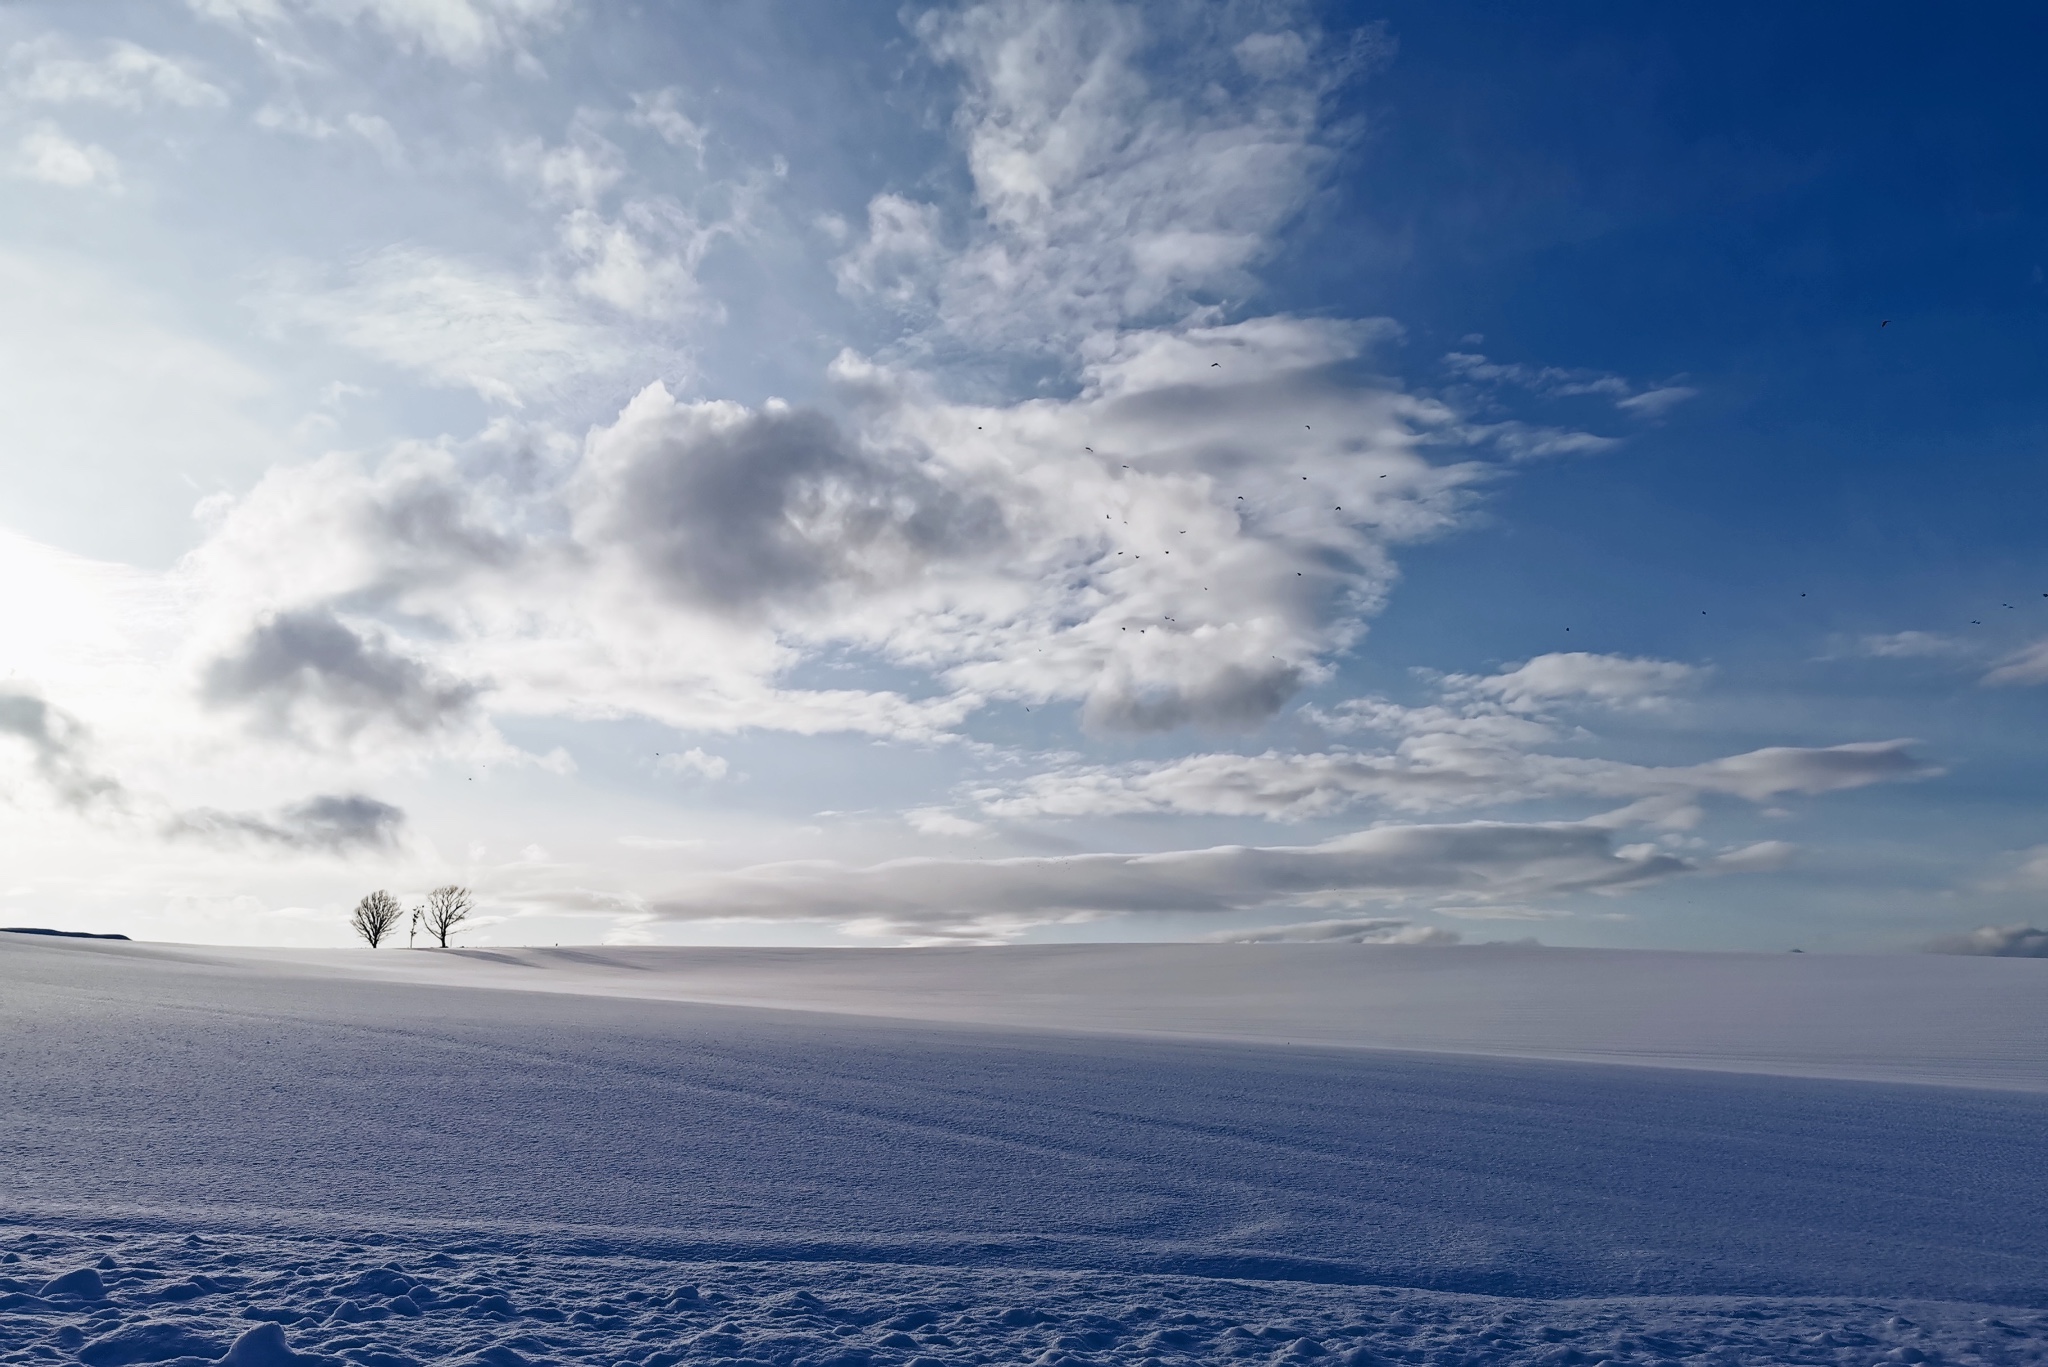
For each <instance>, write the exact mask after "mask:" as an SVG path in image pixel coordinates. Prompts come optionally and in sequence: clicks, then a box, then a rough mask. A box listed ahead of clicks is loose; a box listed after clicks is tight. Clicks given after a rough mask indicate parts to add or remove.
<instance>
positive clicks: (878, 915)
mask: <svg viewBox="0 0 2048 1367" xmlns="http://www.w3.org/2000/svg"><path fill="white" fill-rule="evenodd" d="M1691 868H1692V866H1691V865H1689V864H1687V863H1686V862H1685V861H1683V860H1681V859H1678V858H1676V857H1674V856H1671V855H1668V854H1664V853H1661V852H1655V851H1632V852H1629V853H1624V852H1622V851H1619V850H1616V849H1615V848H1614V847H1613V846H1612V844H1611V841H1610V836H1609V833H1608V832H1606V831H1604V830H1601V829H1599V828H1597V827H1593V826H1588V825H1584V824H1578V825H1573V824H1547V825H1517V824H1510V823H1494V822H1474V823H1470V824H1466V825H1456V826H1386V827H1380V828H1378V829H1374V830H1367V831H1360V832H1357V833H1356V834H1353V835H1347V836H1341V837H1339V838H1337V839H1335V840H1330V841H1326V842H1324V843H1322V844H1320V845H1309V846H1293V847H1289V846H1276V847H1258V846H1241V845H1232V846H1218V847H1214V848H1210V849H1197V850H1173V851H1167V852H1163V853H1156V854H1074V855H1040V856H1025V857H1018V858H1009V859H979V860H973V859H929V858H926V859H899V860H893V861H890V862H888V863H883V864H875V865H870V866H867V867H849V866H846V865H842V864H834V863H825V862H806V863H788V864H768V865H760V866H757V867H754V868H747V869H741V870H738V871H735V872H731V873H720V874H706V875H702V876H700V877H699V878H698V879H696V880H695V881H693V882H692V883H690V884H687V885H685V886H683V887H679V888H677V889H674V890H673V891H672V892H671V893H670V894H668V895H667V896H664V897H661V898H654V899H650V900H649V907H648V909H649V912H650V913H651V914H652V915H654V916H656V917H658V918H660V919H664V920H673V921H691V920H708V919H725V918H738V919H758V920H795V921H821V922H828V923H838V924H840V925H842V926H844V927H847V928H849V930H851V931H852V932H854V933H863V934H873V935H895V936H905V937H911V938H917V939H1002V938H1008V937H1010V936H1013V935H1015V934H1017V933H1020V932H1021V931H1023V930H1025V929H1028V928H1030V927H1032V926H1038V925H1048V924H1058V923H1061V922H1068V921H1073V920H1076V919H1090V918H1095V917H1101V916H1115V915H1160V914H1182V913H1216V912H1243V911H1253V910H1258V909H1263V908H1267V907H1285V906H1303V907H1308V906H1329V905H1332V904H1357V903H1359V902H1371V901H1387V900H1406V899H1411V898H1425V899H1427V898H1434V897H1454V898H1456V899H1459V900H1461V901H1462V902H1464V903H1467V904H1469V903H1471V902H1473V901H1474V900H1475V899H1476V900H1480V901H1486V900H1493V899H1496V898H1497V899H1500V900H1503V901H1507V902H1518V901H1521V900H1524V899H1527V898H1529V897H1532V896H1545V895H1556V894H1562V893H1577V892H1603V893H1612V892H1620V891H1624V890H1626V889H1629V888H1633V887H1639V886H1642V885H1644V884H1647V883H1652V882H1657V881H1659V880H1662V879H1665V878H1670V877H1673V876H1675V875H1678V874H1682V873H1686V872H1689V871H1690V870H1691Z"/></svg>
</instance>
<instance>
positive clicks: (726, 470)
mask: <svg viewBox="0 0 2048 1367" xmlns="http://www.w3.org/2000/svg"><path fill="white" fill-rule="evenodd" d="M579 494H580V497H581V501H582V517H581V519H580V520H579V527H578V530H579V533H580V535H581V537H582V539H583V540H584V541H585V542H586V544H589V545H592V546H621V547H624V548H625V549H626V550H627V551H628V552H629V553H630V554H631V556H632V557H633V558H634V559H635V560H636V561H637V562H638V563H639V564H640V565H641V566H642V567H643V568H644V569H645V571H646V572H647V573H648V574H649V575H650V576H651V577H652V579H653V580H654V582H655V583H656V584H658V585H659V586H660V587H661V588H662V589H663V590H665V591H666V592H667V593H669V594H670V595H672V596H673V597H675V598H678V599H681V600H683V601H685V602H689V603H691V604H694V605H696V606H700V607H709V608H713V609H718V610H722V611H745V610H749V609H753V608H757V607H759V606H761V605H764V604H768V603H778V602H788V603H799V604H800V603H803V602H805V601H807V600H810V599H813V598H815V597H817V596H818V595H820V594H821V593H822V592H823V591H824V590H826V589H828V588H829V587H831V586H833V585H837V584H842V583H844V584H852V585H856V586H861V587H867V588H877V587H888V586H889V585H891V584H892V583H896V582H901V581H905V580H908V579H912V578H915V577H916V576H917V575H918V574H919V573H920V572H921V571H923V570H924V568H925V567H927V566H929V565H931V564H932V563H934V562H938V561H945V560H948V559H955V558H960V557H966V556H970V555H973V556H979V555H985V554H989V553H993V552H995V551H998V550H1000V548H1001V547H1002V545H1003V543H1004V542H1005V541H1006V540H1007V539H1008V532H1007V529H1006V527H1005V525H1004V520H1003V516H1002V512H1001V509H1000V508H999V506H998V505H997V503H996V502H995V500H994V499H992V498H990V497H988V496H986V495H985V494H977V495H969V494H963V493H960V492H956V491H955V490H953V489H951V488H949V487H947V486H946V485H945V484H943V483H941V482H939V481H938V480H937V479H935V478H933V477H932V476H931V475H930V474H929V473H928V472H927V471H926V470H925V469H923V468H921V467H920V466H919V464H918V463H917V461H916V460H915V458H914V456H911V455H908V454H899V455H895V456H888V455H878V454H876V453H874V452H870V451H866V450H863V449H860V448H858V447H857V446H856V445H855V444H854V443H852V442H851V441H849V439H848V438H847V435H846V433H845V432H844V431H843V430H842V429H841V428H840V426H839V425H838V424H837V423H836V422H834V421H833V420H832V419H831V418H830V417H828V416H827V415H825V414H823V413H819V412H817V411H815V410H811V409H802V408H790V407H784V406H779V405H771V406H769V407H767V408H764V409H761V410H759V411H745V410H740V409H738V408H737V407H735V406H731V405H692V406H687V407H680V406H677V405H675V404H674V403H673V402H672V401H669V400H668V399H667V396H666V395H665V394H659V395H657V394H648V395H643V396H641V398H640V399H637V400H635V402H634V403H633V405H631V406H630V407H629V408H628V409H627V410H626V412H625V413H624V414H623V415H622V416H621V418H620V421H619V423H618V425H617V426H615V427H613V428H612V429H610V430H609V431H608V432H606V433H605V434H604V437H603V438H602V440H601V441H600V443H599V444H598V446H597V448H596V449H594V450H593V452H592V459H591V462H590V465H589V467H588V468H587V470H586V472H585V480H584V482H583V484H582V486H581V488H580V490H579Z"/></svg>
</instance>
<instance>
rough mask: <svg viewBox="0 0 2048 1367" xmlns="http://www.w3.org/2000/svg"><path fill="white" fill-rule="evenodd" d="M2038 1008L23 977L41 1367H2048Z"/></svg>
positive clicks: (252, 973)
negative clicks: (464, 1365)
mask: <svg viewBox="0 0 2048 1367" xmlns="http://www.w3.org/2000/svg"><path fill="white" fill-rule="evenodd" d="M2044 970H2048V965H2044V964H2038V963H2027V962H2009V961H2007V962H2002V961H1995V960H1961V959H1935V958H1913V959H1849V958H1845V959H1830V958H1826V957H1823V956H1818V955H1815V956H1789V955H1788V956H1718V955H1714V956H1708V955H1701V956H1690V955H1676V954H1671V955H1627V954H1592V953H1571V952H1564V951H1538V950H1520V949H1460V950H1394V949H1380V948H1373V947H1328V946H1305V947H1290V946H1131V947H1108V948H1062V949H1057V950H1001V951H968V950H945V951H923V950H921V951H903V952H897V951H873V952H870V951H860V952H830V951H680V950H609V949H607V950H566V949H565V950H560V951H553V950H550V951H499V950H490V951H468V952H464V953H460V954H455V953H450V954H441V953H421V954H406V953H403V952H393V951H389V950H386V951H379V952H377V953H375V954H372V953H370V952H368V951H362V952H327V953H310V952H286V951H251V950H233V951H226V950H214V949H199V948H190V947H170V946H158V945H146V944H119V943H107V942H95V941H53V940H48V939H43V938H40V937H38V938H36V939H33V940H26V939H10V940H9V941H7V942H5V943H0V1068H4V1076H5V1077H6V1078H7V1080H8V1084H9V1085H8V1087H7V1089H6V1091H7V1098H6V1101H5V1103H4V1104H5V1106H6V1111H5V1116H6V1124H7V1130H8V1135H9V1139H8V1145H7V1152H8V1160H9V1168H8V1170H9V1180H8V1182H7V1184H6V1188H5V1196H4V1198H0V1222H4V1229H0V1247H4V1249H5V1250H6V1253H5V1255H4V1256H5V1257H7V1258H8V1259H10V1260H11V1261H9V1262H8V1263H6V1264H5V1265H0V1278H4V1279H5V1280H4V1284H0V1351H4V1352H5V1353H7V1354H8V1355H9V1356H10V1360H22V1361H28V1360H37V1359H39V1358H40V1359H41V1360H47V1355H48V1353H51V1352H55V1353H59V1354H61V1355H63V1356H65V1357H72V1356H76V1357H80V1358H82V1359H83V1360H85V1361H87V1362H89V1363H94V1364H96V1365H97V1367H115V1364H118V1363H127V1362H145V1361H157V1360H170V1359H175V1358H179V1357H189V1358H193V1359H195V1360H212V1359H217V1358H219V1357H220V1356H221V1355H222V1354H223V1353H224V1352H225V1351H226V1350H227V1348H228V1346H229V1345H230V1344H231V1343H233V1342H234V1341H235V1340H236V1338H237V1337H238V1335H239V1334H241V1333H242V1332H244V1331H247V1330H248V1329H249V1328H250V1327H251V1326H252V1325H254V1324H256V1323H258V1322H259V1321H261V1322H265V1323H277V1324H280V1325H283V1326H285V1328H286V1330H287V1337H288V1339H289V1342H290V1344H291V1345H292V1346H293V1348H294V1349H296V1350H298V1351H300V1352H304V1353H309V1354H318V1355H323V1356H325V1357H328V1358H333V1359H337V1360H339V1359H348V1360H353V1361H355V1362H358V1363H361V1364H364V1367H391V1364H395V1363H402V1362H425V1361H434V1360H465V1361H470V1360H474V1361H483V1362H491V1363H495V1364H498V1367H511V1364H514V1363H515V1362H517V1361H538V1360H570V1359H577V1360H589V1361H601V1362H625V1361H632V1362H635V1363H640V1364H643V1365H644V1367H654V1365H655V1364H657V1363H670V1362H682V1361H691V1362H694V1361H727V1362H739V1361H756V1362H782V1363H791V1364H795V1363H800V1362H803V1363H823V1362H843V1363H853V1362H856V1361H858V1362H864V1363H872V1364H882V1363H891V1362H905V1363H908V1362H913V1361H917V1360H919V1359H923V1360H926V1361H930V1362H952V1361H961V1362H966V1361H1002V1362H1017V1361H1025V1360H1038V1361H1047V1362H1055V1361H1076V1362H1082V1361H1104V1362H1107V1361H1133V1362H1135V1361H1140V1360H1153V1361H1159V1362H1197V1361H1215V1360H1219V1359H1221V1358H1257V1359H1258V1360H1262V1361H1263V1360H1274V1361H1299V1360H1306V1359H1308V1358H1312V1357H1317V1356H1329V1357H1334V1358H1337V1359H1338V1360H1345V1359H1348V1360H1351V1361H1357V1362H1377V1361H1413V1362H1424V1361H1446V1362H1447V1361H1452V1360H1457V1361H1472V1362H1479V1361H1486V1362H1521V1361H1529V1362H1536V1361H1545V1362H1566V1361H1586V1362H1593V1361H1598V1360H1601V1359H1603V1358H1604V1359H1610V1360H1614V1361H1645V1362H1648V1361H1673V1360H1678V1359H1681V1358H1686V1357H1692V1356H1695V1355H1697V1354H1700V1353H1718V1354H1721V1355H1722V1356H1723V1357H1724V1358H1726V1360H1735V1359H1736V1358H1740V1359H1743V1360H1748V1359H1749V1358H1753V1357H1757V1356H1762V1357H1767V1358H1770V1359H1771V1360H1799V1361H1816V1362H1856V1363H1863V1364H1868V1363H1870V1362H1872V1361H1875V1360H1877V1358H1878V1357H1880V1356H1882V1355H1884V1354H1887V1353H1893V1352H1895V1351H1898V1352H1906V1353H1917V1354H1920V1355H1921V1356H1920V1357H1912V1356H1906V1357H1898V1358H1896V1359H1895V1360H1900V1361H1920V1360H1936V1359H1941V1360H1957V1361H1972V1360H1979V1361H1986V1362H1991V1361H2039V1360H2042V1356H2043V1344H2044V1330H2048V1318H2044V1316H2043V1315H2042V1314H2041V1313H2039V1312H2040V1311H2041V1310H2042V1309H2043V1308H2048V1239H2044V1238H2043V1236H2042V1233H2041V1231H2042V1230H2043V1229H2044V1228H2048V1170H2044V1168H2043V1165H2042V1164H2041V1163H2040V1161H2039V1155H2040V1135H2041V1134H2042V1133H2044V1132H2048V1131H2044V1122H2048V1089H2044V1088H2043V1085H2042V1084H2043V1077H2044V1071H2043V1067H2042V1040H2043V1038H2044V1034H2048V1032H2044V1031H2043V1029H2042V1025H2043V1007H2042V1001H2043V998H2044V997H2048V993H2043V992H2042V991H2041V990H2040V989H2041V988H2043V987H2048V971H2044ZM507 989H524V990H507ZM533 989H541V990H533ZM733 1003H742V1004H741V1005H734V1004H733ZM770 1005H772V1006H774V1007H776V1008H778V1009H763V1008H764V1007H767V1006H770ZM1174 1036H1178V1037H1177V1038H1175V1037H1174ZM1290 1039H1292V1040H1295V1041H1296V1043H1295V1044H1294V1045H1293V1046H1290V1045H1289V1044H1288V1043H1287V1041H1288V1040H1290ZM1303 1041H1308V1042H1312V1046H1313V1047H1304V1045H1303V1043H1302V1042H1303ZM1362 1046H1375V1047H1362ZM1425 1051H1429V1052H1425ZM1507 1055H1522V1057H1508V1056H1507ZM1539 1056H1540V1057H1539ZM1597 1059H1608V1060H1629V1061H1631V1062H1633V1063H1635V1064H1638V1065H1642V1064H1646V1063H1650V1062H1652V1061H1654V1062H1661V1063H1676V1064H1684V1065H1686V1066H1685V1067H1684V1068H1667V1067H1651V1066H1630V1067H1617V1066H1612V1064H1611V1063H1603V1062H1590V1061H1588V1060H1597ZM1886 1078H1889V1079H1893V1080H1889V1081H1886V1080H1873V1079H1886ZM1897 1079H1911V1080H1912V1081H1911V1082H1902V1081H1899V1080H1897ZM1925 1081H1941V1082H1944V1083H1947V1084H1949V1085H1945V1086H1925V1085H1918V1084H1919V1083H1921V1082H1925ZM88 1268H90V1269H92V1270H93V1271H94V1275H95V1277H96V1278H97V1279H98V1291H97V1293H96V1294H92V1295H84V1294H80V1292H79V1290H78V1287H79V1285H80V1283H78V1282H74V1283H73V1284H72V1288H71V1290H69V1291H65V1290H62V1289H60V1288H56V1287H52V1286H51V1285H49V1283H50V1282H51V1280H52V1279H54V1278H56V1277H58V1276H60V1275H62V1274H73V1273H78V1272H80V1271H82V1270H85V1269H88ZM380 1269H381V1270H380ZM87 1289H88V1290H90V1289H91V1288H89V1287H88V1288H87ZM1731 1297H1732V1298H1736V1299H1735V1300H1729V1299H1727V1298H1731ZM124 1336H125V1337H124ZM266 1344H267V1347H266ZM1561 1345H1562V1346H1563V1347H1565V1348H1568V1349H1569V1352H1570V1353H1571V1354H1576V1356H1561V1355H1560V1352H1561ZM281 1351H283V1349H282V1347H281V1344H280V1342H277V1341H273V1340H271V1339H266V1340H264V1341H262V1342H258V1341H256V1340H251V1342H250V1343H249V1344H248V1345H246V1352H245V1353H244V1358H245V1359H251V1358H254V1357H256V1356H258V1355H260V1352H270V1353H272V1355H273V1357H274V1356H275V1354H276V1353H277V1352H281ZM494 1354H495V1356H493V1355H494ZM1728 1354H1734V1355H1735V1356H1734V1358H1727V1357H1726V1355H1728Z"/></svg>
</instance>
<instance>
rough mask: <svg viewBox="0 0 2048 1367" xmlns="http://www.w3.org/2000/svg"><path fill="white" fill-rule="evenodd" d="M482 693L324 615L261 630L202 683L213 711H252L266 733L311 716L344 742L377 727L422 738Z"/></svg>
mask: <svg viewBox="0 0 2048 1367" xmlns="http://www.w3.org/2000/svg"><path fill="white" fill-rule="evenodd" d="M479 691H480V690H479V689H478V688H477V686H476V685H474V684H471V683H468V682H466V681H463V680H460V679H450V678H446V677H443V676H441V675H439V674H437V673H436V672H435V671H433V670H432V669H430V668H428V667H427V666H426V665H424V664H422V663H421V662H420V661H418V660H415V659H413V658H411V657H410V656H406V655H401V654H399V653H398V652H396V651H393V650H391V649H389V648H387V647H386V646H385V645H384V644H383V643H382V642H381V641H379V640H377V639H375V638H374V637H370V636H366V635H362V634H359V633H357V632H356V631H355V630H354V629H353V628H351V627H349V626H348V625H347V624H346V623H344V622H342V621H341V619H340V618H338V617H336V616H335V615H334V613H333V612H332V611H331V610H329V609H326V608H304V609H300V610H298V611H294V612H281V613H276V614H274V615H272V616H270V617H267V618H265V619H263V620H262V621H260V622H258V623H257V624H256V625H255V626H254V627H253V628H251V629H250V631H249V633H248V634H247V635H246V636H244V637H243V638H242V640H241V641H240V642H239V643H237V644H236V646H235V647H234V648H233V649H232V650H231V651H229V652H228V653H227V654H225V655H222V656H221V657H219V658H217V659H215V660H214V661H213V662H212V663H211V664H210V665H209V666H208V667H207V669H206V672H205V675H204V677H203V680H202V696H203V697H204V698H205V700H206V701H207V702H208V703H209V704H211V705H213V706H216V707H242V708H247V709H249V710H251V711H253V712H254V713H255V714H256V715H257V716H259V717H260V718H262V719H263V721H264V722H265V724H266V725H267V726H269V727H270V728H271V729H273V730H276V731H279V732H291V731H294V730H297V729H298V724H299V722H300V721H301V720H303V717H302V714H303V713H304V712H307V711H315V712H318V713H320V714H322V716H324V717H325V718H327V719H329V720H330V721H331V722H332V723H333V724H334V725H335V727H336V728H337V729H338V730H339V731H340V732H342V733H343V734H344V735H352V734H354V733H355V732H357V731H360V730H362V729H363V728H364V727H366V726H369V725H372V724H375V723H382V724H386V725H390V726H393V727H396V728H398V729H399V730H403V731H408V732H412V733H415V734H423V733H426V732H429V731H433V730H436V729H438V728H440V727H442V726H445V725H447V724H448V723H450V722H452V721H454V720H456V719H458V718H459V717H461V716H463V715H464V714H465V713H467V712H468V711H469V709H470V707H471V705H472V704H473V703H474V702H475V700H476V697H477V694H478V692H479Z"/></svg>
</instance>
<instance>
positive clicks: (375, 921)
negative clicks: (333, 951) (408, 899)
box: [348, 888, 402, 949]
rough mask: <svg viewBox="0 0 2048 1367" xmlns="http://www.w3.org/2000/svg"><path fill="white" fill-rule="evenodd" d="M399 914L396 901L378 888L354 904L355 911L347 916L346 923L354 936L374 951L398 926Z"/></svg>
mask: <svg viewBox="0 0 2048 1367" xmlns="http://www.w3.org/2000/svg"><path fill="white" fill-rule="evenodd" d="M401 914H402V912H401V910H400V908H399V905H398V899H397V898H396V897H393V896H392V895H391V894H390V893H388V892H386V891H384V890H383V889H382V888H379V889H377V891H375V892H373V893H371V894H370V895H369V896H367V897H365V898H364V899H363V900H362V901H360V902H358V903H356V909H355V911H354V912H352V913H351V914H350V915H349V918H348V923H349V926H350V928H351V929H353V930H354V931H355V933H356V934H358V935H360V936H362V937H363V938H364V939H365V940H368V941H369V942H370V948H372V949H375V948H376V947H377V946H378V945H380V944H382V943H383V941H384V937H385V936H387V935H389V934H390V933H391V931H392V928H393V927H394V926H396V925H397V924H398V918H399V916H400V915H401Z"/></svg>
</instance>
